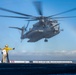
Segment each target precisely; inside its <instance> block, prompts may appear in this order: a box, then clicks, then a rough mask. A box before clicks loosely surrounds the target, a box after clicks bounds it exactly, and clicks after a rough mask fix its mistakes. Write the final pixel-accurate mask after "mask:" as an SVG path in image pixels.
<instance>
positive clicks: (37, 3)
mask: <svg viewBox="0 0 76 75" xmlns="http://www.w3.org/2000/svg"><path fill="white" fill-rule="evenodd" d="M33 3H34V5H35V7H36V10H37V12H38V14H39V15H41V16H42V15H43V13H42V3H41V2H40V1H34V2H33Z"/></svg>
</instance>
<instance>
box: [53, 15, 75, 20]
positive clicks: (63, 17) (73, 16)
mask: <svg viewBox="0 0 76 75" xmlns="http://www.w3.org/2000/svg"><path fill="white" fill-rule="evenodd" d="M62 18H76V16H67V17H54V18H53V19H62Z"/></svg>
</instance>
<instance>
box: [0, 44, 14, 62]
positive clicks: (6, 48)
mask: <svg viewBox="0 0 76 75" xmlns="http://www.w3.org/2000/svg"><path fill="white" fill-rule="evenodd" d="M0 49H1V48H0ZM3 49H4V50H6V58H7V62H8V63H9V62H10V61H9V55H8V52H9V50H14V49H15V48H10V47H8V45H5V47H4V48H3ZM2 62H3V58H2Z"/></svg>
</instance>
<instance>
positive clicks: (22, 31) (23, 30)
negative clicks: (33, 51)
mask: <svg viewBox="0 0 76 75" xmlns="http://www.w3.org/2000/svg"><path fill="white" fill-rule="evenodd" d="M9 28H13V29H18V30H21V38H22V36H23V34H24V32H25V27H24V26H23V27H22V28H19V27H9Z"/></svg>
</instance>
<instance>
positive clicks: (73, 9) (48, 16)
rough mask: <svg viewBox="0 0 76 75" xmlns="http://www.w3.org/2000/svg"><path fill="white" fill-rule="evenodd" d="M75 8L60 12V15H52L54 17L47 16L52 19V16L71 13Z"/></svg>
mask: <svg viewBox="0 0 76 75" xmlns="http://www.w3.org/2000/svg"><path fill="white" fill-rule="evenodd" d="M75 10H76V8H73V9H70V10H67V11H64V12H61V13H58V14H54V15H51V16H48V18H49V17H53V16H57V15H61V14H64V13H68V12H71V11H75Z"/></svg>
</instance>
